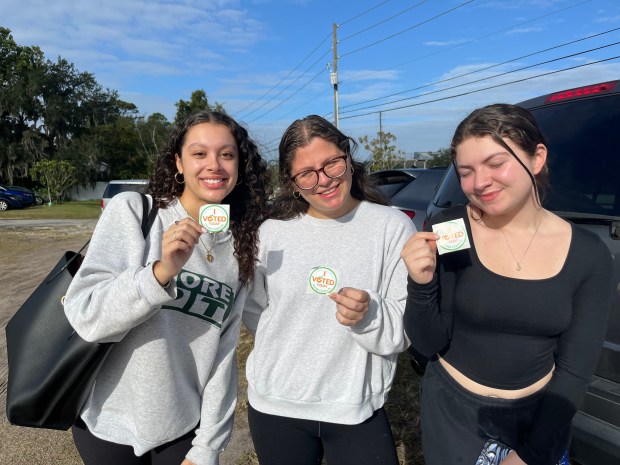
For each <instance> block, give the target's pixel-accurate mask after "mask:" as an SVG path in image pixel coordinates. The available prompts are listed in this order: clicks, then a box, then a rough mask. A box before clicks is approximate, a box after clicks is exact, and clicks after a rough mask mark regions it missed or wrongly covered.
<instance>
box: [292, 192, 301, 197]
mask: <svg viewBox="0 0 620 465" xmlns="http://www.w3.org/2000/svg"><path fill="white" fill-rule="evenodd" d="M295 194H297V195H295ZM293 197H295V198H296V199H298V198H299V197H301V193H300V192H299V191H293Z"/></svg>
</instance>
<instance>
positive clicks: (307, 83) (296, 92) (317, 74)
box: [250, 70, 324, 123]
mask: <svg viewBox="0 0 620 465" xmlns="http://www.w3.org/2000/svg"><path fill="white" fill-rule="evenodd" d="M323 71H324V70H320V71H319V72H318V73H316V74H315V75H314V76H313V77H312V78H310V80H309V81H308V82H306V83H305V84H304V85H303V86H301V87H300V88H299V89H297V90H296V91H295V92H293V93H292V94H291V95H289V96H288V97H287V98H286V99H284V100H282V101H281V102H280V103H278V104H277V105H276V106H274V107H272V108H271V109H269V110H267V111H266V112H265V113H263V114H262V115H260V116H258V117H256V118H254V119H253V120H252V121H250V123H253V122H254V121H256V120H258V119H261V118H262V117H263V116H266V115H268V114H269V113H271V112H272V111H273V110H275V109H276V108H278V107H279V106H281V105H284V104H285V103H286V102H288V101H289V100H290V99H291V98H292V97H294V96H295V95H297V94H298V93H299V92H300V91H301V90H303V89H304V88H305V87H307V86H308V85H309V84H310V83H311V82H312V81H314V80H315V79H316V78H317V77H319V76H320V75H321V73H322V72H323ZM285 90H286V89H285ZM281 93H282V92H280V94H281ZM280 94H278V95H280Z"/></svg>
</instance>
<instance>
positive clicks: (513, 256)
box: [500, 213, 543, 271]
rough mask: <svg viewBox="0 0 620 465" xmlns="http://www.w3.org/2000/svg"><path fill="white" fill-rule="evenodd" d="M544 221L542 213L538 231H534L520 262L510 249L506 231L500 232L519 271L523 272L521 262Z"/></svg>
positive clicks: (537, 226)
mask: <svg viewBox="0 0 620 465" xmlns="http://www.w3.org/2000/svg"><path fill="white" fill-rule="evenodd" d="M542 219H543V214H542V213H541V215H540V219H539V220H538V224H537V225H536V230H535V231H534V234H532V237H531V239H530V242H529V243H528V244H527V247H526V248H525V252H523V255H521V259H520V260H517V257H516V256H515V254H514V252H513V251H512V247H510V243H509V242H508V239H507V238H506V234H505V233H504V230H503V229H501V228H500V232H501V233H502V236H504V240H505V241H506V245H507V246H508V250H510V255H512V258H513V259H514V261H515V263H516V264H517V271H521V263H520V262H522V261H523V259H524V258H525V255H526V254H527V251H528V250H530V245H532V242H533V241H534V237H536V233H537V232H538V228H540V223H542Z"/></svg>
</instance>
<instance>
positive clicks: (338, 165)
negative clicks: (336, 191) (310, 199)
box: [291, 155, 349, 190]
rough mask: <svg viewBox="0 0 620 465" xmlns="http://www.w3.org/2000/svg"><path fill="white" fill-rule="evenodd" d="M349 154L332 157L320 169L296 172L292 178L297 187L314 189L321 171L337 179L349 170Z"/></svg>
mask: <svg viewBox="0 0 620 465" xmlns="http://www.w3.org/2000/svg"><path fill="white" fill-rule="evenodd" d="M348 157H349V156H348V155H343V156H341V157H336V158H332V159H331V160H329V161H328V162H327V163H325V164H324V165H323V166H322V167H321V168H319V169H318V170H306V171H302V172H301V173H299V174H296V175H295V176H293V177H292V178H291V180H292V181H293V182H294V183H295V184H297V187H299V188H300V189H303V190H308V189H312V188H313V187H314V186H316V185H317V184H318V183H319V176H320V174H321V172H323V173H324V174H325V176H327V177H328V178H331V179H335V178H339V177H340V176H342V175H343V174H344V173H345V172H346V171H347V158H348Z"/></svg>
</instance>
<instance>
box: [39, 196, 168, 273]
mask: <svg viewBox="0 0 620 465" xmlns="http://www.w3.org/2000/svg"><path fill="white" fill-rule="evenodd" d="M140 195H141V196H142V226H141V229H142V237H144V238H145V239H146V236H148V234H149V231H150V230H151V227H152V226H153V223H154V222H155V217H156V216H157V210H159V208H157V207H156V206H155V201H153V208H151V211H150V212H149V199H148V197H147V196H146V195H145V194H143V193H142V192H140ZM89 243H90V239H88V240H87V241H86V244H84V245H83V246H82V247H81V248H80V250H78V251H77V252H76V254H75V255H74V256H73V257H71V258H70V259H69V260H67V263H65V264H64V265H63V266H62V267H60V269H59V270H58V271H57V272H56V273H55V274H54V275H52V276H51V277H49V279H47V280H46V281H45V284H49V283H51V282H52V281H53V280H54V279H56V277H57V276H58V275H59V274H60V273H62V272H63V271H64V270H65V269H67V267H68V266H69V265H71V263H73V261H74V260H77V259H78V258H79V257H80V256H81V254H82V250H84V249H85V248H86V246H87V245H88V244H89Z"/></svg>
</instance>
